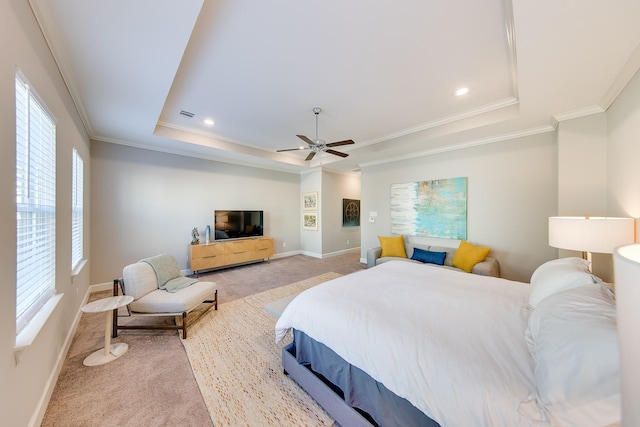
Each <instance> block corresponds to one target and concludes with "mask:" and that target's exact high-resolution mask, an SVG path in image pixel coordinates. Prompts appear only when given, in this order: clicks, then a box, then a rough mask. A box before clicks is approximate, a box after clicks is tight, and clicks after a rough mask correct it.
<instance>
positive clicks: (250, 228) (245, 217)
mask: <svg viewBox="0 0 640 427" xmlns="http://www.w3.org/2000/svg"><path fill="white" fill-rule="evenodd" d="M263 217H264V215H263V212H262V211H240V210H235V211H219V210H216V211H214V216H213V220H214V224H215V226H214V240H225V239H242V238H247V237H258V236H262V235H263V231H264V224H263V222H262V220H263Z"/></svg>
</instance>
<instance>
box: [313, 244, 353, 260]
mask: <svg viewBox="0 0 640 427" xmlns="http://www.w3.org/2000/svg"><path fill="white" fill-rule="evenodd" d="M356 252H360V247H359V246H358V247H357V248H349V249H343V250H341V251H336V252H329V253H326V254H322V258H323V259H324V258H332V257H334V256H340V255H345V254H351V253H356Z"/></svg>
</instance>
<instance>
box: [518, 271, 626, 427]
mask: <svg viewBox="0 0 640 427" xmlns="http://www.w3.org/2000/svg"><path fill="white" fill-rule="evenodd" d="M527 335H528V336H527V341H528V344H529V349H530V351H531V355H532V356H533V358H534V361H535V369H534V378H535V382H536V387H537V398H536V400H537V401H538V405H540V406H541V407H542V408H543V409H544V410H545V411H546V412H547V414H548V415H549V417H550V420H552V421H554V420H555V421H556V422H558V423H559V424H560V425H576V426H578V425H579V426H604V425H609V424H611V423H613V422H615V421H618V420H620V361H619V352H618V335H617V328H616V308H615V301H614V298H613V295H612V292H611V290H610V289H609V288H607V287H606V286H604V285H601V284H599V283H597V284H590V285H586V286H580V287H577V288H573V289H569V290H565V291H561V292H558V293H556V294H553V295H551V296H549V297H547V298H545V299H544V300H543V301H541V302H540V304H539V305H538V307H537V308H536V309H535V310H534V311H533V313H532V314H531V317H530V318H529V325H528V329H527ZM552 424H553V423H552ZM554 425H555V424H554Z"/></svg>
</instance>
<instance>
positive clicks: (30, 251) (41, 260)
mask: <svg viewBox="0 0 640 427" xmlns="http://www.w3.org/2000/svg"><path fill="white" fill-rule="evenodd" d="M15 96H16V98H15V113H16V128H15V131H16V199H15V200H16V345H18V344H19V343H20V342H22V341H24V335H28V336H31V340H32V339H33V338H35V335H34V333H33V331H32V329H33V326H34V325H33V324H35V325H38V324H40V323H41V320H40V318H41V317H42V313H43V312H44V311H48V310H49V309H50V310H52V309H53V308H51V307H55V305H56V304H57V301H59V297H58V296H57V295H56V250H55V248H56V216H57V215H56V214H57V206H56V197H57V189H56V180H57V168H56V145H57V144H56V133H57V131H56V119H55V116H54V115H53V114H52V113H51V111H50V110H49V109H48V108H47V107H46V105H45V103H44V102H43V101H42V100H41V98H40V97H38V95H37V93H36V92H35V91H34V90H33V88H32V86H31V85H30V84H29V82H28V80H27V79H26V78H25V77H24V75H22V73H20V72H19V71H18V72H17V73H16V76H15ZM60 296H61V295H60ZM56 297H57V298H56ZM47 317H48V316H47ZM21 336H22V337H21Z"/></svg>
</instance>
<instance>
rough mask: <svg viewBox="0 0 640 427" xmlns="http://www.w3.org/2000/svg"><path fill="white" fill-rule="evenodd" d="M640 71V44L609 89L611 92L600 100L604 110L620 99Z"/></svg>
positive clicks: (608, 91)
mask: <svg viewBox="0 0 640 427" xmlns="http://www.w3.org/2000/svg"><path fill="white" fill-rule="evenodd" d="M638 70H640V44H639V45H638V46H636V48H635V49H634V50H633V52H631V55H630V56H629V59H627V62H625V63H624V65H623V66H622V69H621V70H620V72H619V73H618V75H617V76H616V79H615V80H614V81H613V83H612V84H611V87H609V90H607V92H606V93H605V94H604V96H603V97H602V99H601V100H600V104H599V105H601V106H602V109H603V110H605V111H606V110H608V109H609V107H611V104H613V102H614V101H615V100H616V99H617V98H618V96H619V95H620V93H622V90H623V89H624V88H625V87H626V86H627V84H629V82H630V81H631V79H632V78H633V76H635V75H636V73H637V72H638Z"/></svg>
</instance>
